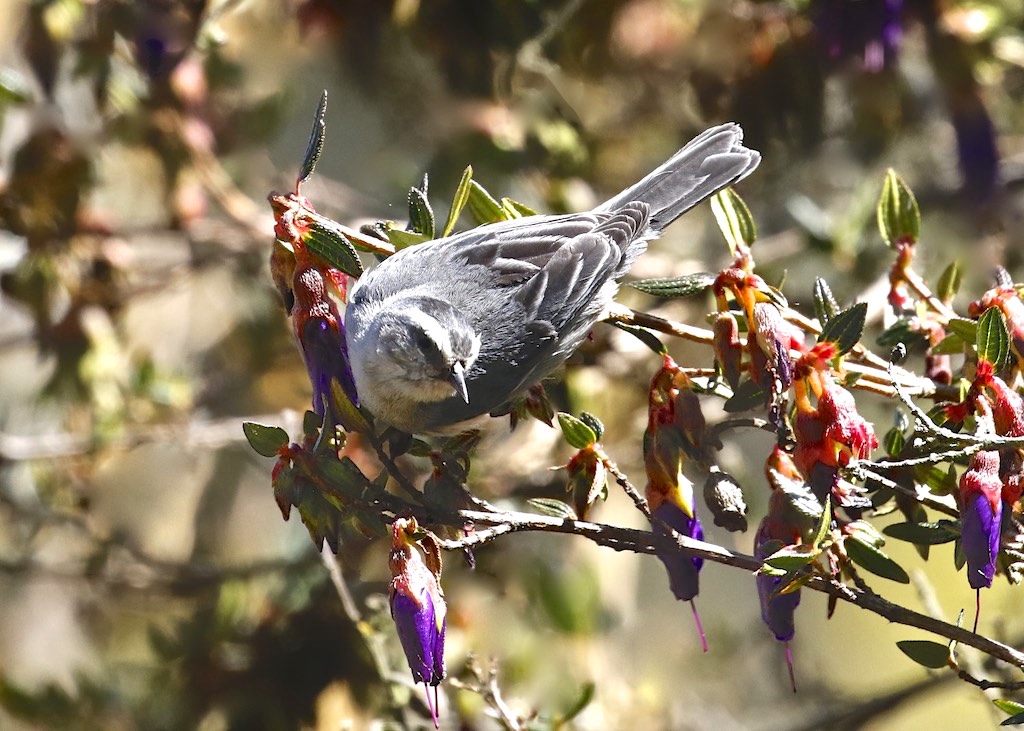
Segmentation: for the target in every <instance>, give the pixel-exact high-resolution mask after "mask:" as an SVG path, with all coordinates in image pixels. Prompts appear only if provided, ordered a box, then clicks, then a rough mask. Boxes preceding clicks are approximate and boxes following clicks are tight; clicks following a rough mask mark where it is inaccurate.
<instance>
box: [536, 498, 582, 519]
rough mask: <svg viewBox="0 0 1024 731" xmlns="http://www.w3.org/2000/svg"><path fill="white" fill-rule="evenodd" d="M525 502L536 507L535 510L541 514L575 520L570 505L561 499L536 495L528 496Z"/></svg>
mask: <svg viewBox="0 0 1024 731" xmlns="http://www.w3.org/2000/svg"><path fill="white" fill-rule="evenodd" d="M526 502H527V504H528V505H531V506H533V507H534V508H536V510H537V512H538V513H541V514H542V515H550V516H551V517H553V518H561V519H563V520H576V514H575V513H574V512H573V511H572V507H571V506H570V505H569V504H568V503H566V502H563V501H562V500H555V499H554V498H548V497H538V498H530V499H529V500H527V501H526Z"/></svg>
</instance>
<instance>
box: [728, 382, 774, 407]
mask: <svg viewBox="0 0 1024 731" xmlns="http://www.w3.org/2000/svg"><path fill="white" fill-rule="evenodd" d="M764 400H765V390H764V389H763V388H762V387H761V386H759V385H757V384H756V383H754V382H753V381H750V380H747V381H743V383H741V384H740V387H739V388H737V389H736V391H735V393H733V395H732V396H730V397H729V398H728V399H726V402H725V403H724V404H723V405H722V408H723V409H724V410H725V411H726V413H729V414H738V413H740V412H742V411H749V410H750V409H756V408H759V407H761V406H764Z"/></svg>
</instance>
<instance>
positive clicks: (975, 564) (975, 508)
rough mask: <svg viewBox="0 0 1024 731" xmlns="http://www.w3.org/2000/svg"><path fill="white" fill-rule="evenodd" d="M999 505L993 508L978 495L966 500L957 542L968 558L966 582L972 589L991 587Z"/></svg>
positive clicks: (997, 551)
mask: <svg viewBox="0 0 1024 731" xmlns="http://www.w3.org/2000/svg"><path fill="white" fill-rule="evenodd" d="M1002 505H1003V503H1002V501H999V502H996V503H995V505H994V507H993V504H992V503H991V502H989V500H988V497H987V496H986V495H985V494H984V493H981V492H976V493H971V494H969V495H967V496H966V497H965V500H964V506H963V513H962V514H961V516H960V520H961V523H962V529H961V533H960V540H961V542H962V543H963V547H964V555H965V556H966V557H967V581H968V582H969V583H970V585H971V588H972V589H982V588H988V587H990V586H992V577H993V576H995V573H996V557H997V556H998V555H999V534H1000V524H1001V523H1002V513H1003V511H1002Z"/></svg>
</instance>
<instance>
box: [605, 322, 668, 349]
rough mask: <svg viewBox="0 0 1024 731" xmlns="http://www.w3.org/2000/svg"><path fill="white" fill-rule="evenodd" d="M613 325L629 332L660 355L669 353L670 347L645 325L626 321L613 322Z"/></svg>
mask: <svg viewBox="0 0 1024 731" xmlns="http://www.w3.org/2000/svg"><path fill="white" fill-rule="evenodd" d="M612 325H614V326H615V327H617V328H619V329H620V330H624V331H626V332H628V333H629V334H630V335H632V336H633V337H635V338H636V339H637V340H639V341H640V342H641V343H643V344H644V345H646V346H647V347H648V348H650V349H651V350H653V351H654V352H655V353H657V354H658V355H668V347H667V346H666V345H665V343H663V342H662V341H661V339H660V338H659V337H658V336H657V335H655V334H654V333H653V332H651V331H650V330H648V329H647V328H645V327H639V326H637V325H627V324H626V323H624V322H614V321H613V322H612Z"/></svg>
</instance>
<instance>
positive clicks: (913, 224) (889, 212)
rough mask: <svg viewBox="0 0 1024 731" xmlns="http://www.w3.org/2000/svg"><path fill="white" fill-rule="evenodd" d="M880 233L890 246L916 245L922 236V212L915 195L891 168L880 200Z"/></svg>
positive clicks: (883, 184)
mask: <svg viewBox="0 0 1024 731" xmlns="http://www.w3.org/2000/svg"><path fill="white" fill-rule="evenodd" d="M878 231H879V233H881V234H882V238H883V239H885V241H886V242H887V243H888V244H889V246H896V245H897V244H904V243H909V244H913V243H916V242H917V240H918V238H919V237H920V234H921V212H920V210H919V209H918V207H917V200H916V199H915V198H914V194H913V193H912V192H911V191H910V188H908V187H907V184H906V183H905V182H903V179H902V178H900V176H899V175H897V174H896V171H895V170H893V169H892V168H889V170H888V172H886V174H885V181H884V182H883V183H882V195H881V197H880V198H879V200H878Z"/></svg>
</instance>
